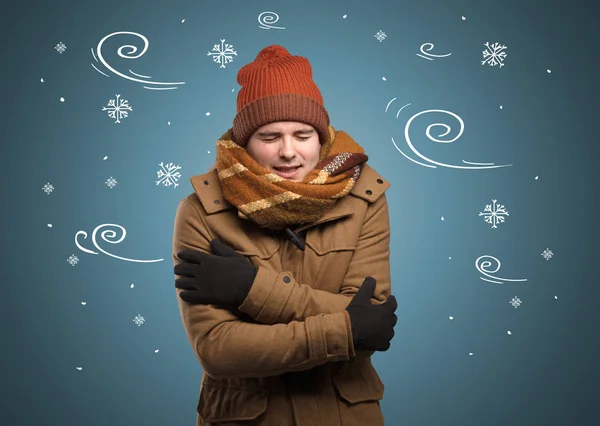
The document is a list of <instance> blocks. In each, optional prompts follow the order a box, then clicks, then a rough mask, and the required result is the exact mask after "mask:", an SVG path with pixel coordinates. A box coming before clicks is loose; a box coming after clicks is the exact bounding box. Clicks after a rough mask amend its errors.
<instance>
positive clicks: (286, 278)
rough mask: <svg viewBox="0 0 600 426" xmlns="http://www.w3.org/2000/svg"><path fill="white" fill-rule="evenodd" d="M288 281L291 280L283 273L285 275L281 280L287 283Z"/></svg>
mask: <svg viewBox="0 0 600 426" xmlns="http://www.w3.org/2000/svg"><path fill="white" fill-rule="evenodd" d="M290 281H291V280H290V277H288V276H287V275H285V276H284V277H283V282H284V283H289V282H290Z"/></svg>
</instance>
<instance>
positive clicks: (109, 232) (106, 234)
mask: <svg viewBox="0 0 600 426" xmlns="http://www.w3.org/2000/svg"><path fill="white" fill-rule="evenodd" d="M107 226H114V227H117V228H119V229H120V230H121V231H123V235H122V236H121V238H119V239H118V240H116V241H111V240H110V239H109V238H111V239H114V238H115V237H116V235H117V233H116V232H115V231H114V230H113V229H106V230H104V231H102V233H101V234H100V236H101V237H102V239H103V240H104V241H106V242H107V243H110V244H119V243H120V242H121V241H123V240H124V239H125V235H127V231H126V230H125V228H124V227H122V226H121V225H117V224H116V223H103V224H102V225H98V226H96V228H95V229H94V231H93V232H92V242H93V243H94V246H95V247H96V248H97V249H98V251H101V252H102V253H104V254H105V255H107V256H110V257H114V258H115V259H121V260H125V261H128V262H140V263H151V262H162V261H163V260H164V259H154V260H138V259H129V258H126V257H121V256H116V255H114V254H111V253H109V252H107V251H105V250H102V248H100V246H99V245H98V242H97V241H96V234H97V233H98V230H99V229H100V228H103V227H107ZM79 235H83V238H84V239H86V238H87V232H85V231H77V233H76V234H75V245H77V248H79V250H81V251H83V252H85V253H90V254H98V253H97V252H95V251H93V250H89V249H86V248H84V247H82V246H81V245H80V244H79V241H78V240H77V237H79Z"/></svg>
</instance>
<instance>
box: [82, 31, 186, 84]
mask: <svg viewBox="0 0 600 426" xmlns="http://www.w3.org/2000/svg"><path fill="white" fill-rule="evenodd" d="M120 34H129V35H134V36H137V37H139V38H141V39H142V40H143V41H144V48H143V49H142V51H141V52H140V53H139V54H137V55H135V53H136V52H137V51H138V48H137V47H136V46H134V45H131V44H125V45H123V46H121V47H119V49H118V50H117V54H118V55H119V56H120V57H121V58H125V59H137V58H139V57H141V56H142V55H144V53H146V51H147V50H148V46H149V44H150V43H149V42H148V39H147V38H146V37H144V36H143V35H142V34H138V33H134V32H131V31H117V32H114V33H111V34H108V35H106V36H104V38H102V40H100V42H99V43H98V46H96V51H95V52H94V50H93V49H91V51H92V56H93V57H94V60H95V61H96V62H98V61H100V62H102V64H103V65H104V66H105V67H106V68H107V69H109V70H110V71H112V72H113V73H114V74H116V75H118V76H119V77H123V78H125V79H127V80H131V81H135V82H138V83H145V84H153V85H158V86H172V85H178V84H185V82H183V81H180V82H159V81H150V80H147V79H150V78H152V77H150V76H145V75H141V74H136V73H134V72H133V71H131V70H129V72H130V73H131V74H133V75H135V76H137V77H142V78H145V79H146V80H142V79H139V78H134V77H130V76H128V75H125V74H123V73H121V72H119V71H117V70H116V69H114V68H113V67H111V66H110V65H109V64H108V62H107V61H106V59H104V56H102V45H103V44H104V42H105V41H106V40H108V39H109V38H110V37H113V36H116V35H120ZM125 49H128V51H127V52H125V53H123V51H124V50H125ZM91 65H92V67H94V69H95V70H96V71H98V72H99V73H101V74H103V75H105V76H107V77H109V76H108V75H107V74H105V73H103V72H102V71H100V70H99V69H98V68H96V66H95V65H94V64H91ZM144 88H145V89H153V90H169V89H177V87H160V88H153V87H146V86H144Z"/></svg>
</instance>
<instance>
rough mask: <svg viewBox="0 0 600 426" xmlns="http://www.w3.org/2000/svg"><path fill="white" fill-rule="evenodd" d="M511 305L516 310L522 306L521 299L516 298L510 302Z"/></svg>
mask: <svg viewBox="0 0 600 426" xmlns="http://www.w3.org/2000/svg"><path fill="white" fill-rule="evenodd" d="M510 304H511V305H513V307H514V308H515V309H516V308H518V307H519V306H520V305H521V299H519V298H518V297H517V296H515V297H513V298H512V299H511V300H510Z"/></svg>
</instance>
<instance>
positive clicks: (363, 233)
mask: <svg viewBox="0 0 600 426" xmlns="http://www.w3.org/2000/svg"><path fill="white" fill-rule="evenodd" d="M191 182H192V186H193V188H194V193H192V194H190V195H189V196H188V197H186V198H184V199H182V200H181V202H180V204H179V206H178V209H177V214H176V218H175V229H174V236H173V260H174V263H175V264H177V263H180V262H181V260H180V259H178V258H177V253H178V252H179V251H180V250H182V249H195V250H200V251H203V252H208V253H210V241H211V240H212V239H214V238H220V239H221V240H222V241H223V242H224V243H225V244H227V245H229V246H231V247H232V248H233V249H234V250H236V251H237V252H238V253H241V254H243V255H245V256H247V257H248V258H249V259H250V261H251V262H252V264H253V265H254V266H256V267H257V268H258V273H257V275H256V278H255V280H254V284H253V286H252V288H251V290H250V293H249V294H248V296H247V298H246V299H245V301H244V302H243V304H242V305H241V306H240V307H239V308H238V310H236V309H235V308H231V309H224V308H217V307H215V306H214V305H190V304H187V303H185V302H183V301H182V300H181V299H180V298H179V297H177V302H178V304H179V309H180V313H181V318H182V321H183V326H184V328H185V331H186V334H187V337H188V339H189V341H190V343H191V345H192V348H193V350H194V352H195V354H196V357H197V358H198V360H199V362H200V364H201V366H202V379H201V385H200V397H199V402H198V406H197V423H196V425H197V426H209V425H219V426H234V425H235V426H237V425H240V426H241V425H245V426H249V425H252V426H381V425H384V420H383V416H382V412H381V407H380V402H379V401H380V400H381V399H382V398H383V393H384V385H383V383H382V381H381V380H380V377H379V376H378V374H377V372H376V371H375V369H374V367H373V365H372V364H371V355H372V354H373V352H371V351H369V352H366V351H356V352H355V351H354V349H353V344H352V334H351V329H350V317H349V316H348V313H347V311H346V310H345V308H346V307H347V306H348V303H350V300H351V298H352V296H353V295H354V294H355V293H356V291H357V289H358V287H360V285H361V284H362V282H363V280H364V278H365V277H366V276H369V275H370V276H373V277H374V278H375V279H376V280H377V286H376V289H375V292H374V294H373V298H372V299H371V301H372V302H373V303H383V302H384V301H385V300H386V299H387V298H388V297H389V296H390V294H391V282H390V247H389V246H390V223H389V215H388V205H387V200H386V196H385V193H384V192H385V191H386V190H387V189H388V188H389V186H390V184H389V182H387V181H385V180H384V179H383V178H382V177H381V176H379V174H378V173H377V172H376V171H375V170H374V169H373V168H371V167H370V166H369V165H368V164H366V163H365V165H364V168H363V171H362V173H361V175H360V177H359V179H358V181H357V182H356V184H355V185H354V188H353V189H352V191H351V193H349V194H348V195H346V196H345V197H343V198H340V199H338V200H337V202H336V203H335V204H334V205H333V207H332V208H331V209H330V210H328V211H327V212H326V213H325V214H324V215H323V216H322V217H321V218H320V219H319V220H317V221H316V222H314V223H310V224H305V225H302V226H299V227H295V228H293V229H294V231H295V232H296V233H297V234H299V235H300V236H301V238H302V239H303V240H305V243H306V246H305V251H301V250H300V249H298V248H297V247H296V245H295V244H294V243H293V242H292V241H291V240H289V239H288V238H287V236H286V234H285V233H284V232H277V231H270V230H267V229H266V228H260V227H258V226H257V225H256V224H255V223H254V222H251V221H249V220H247V219H244V217H243V214H241V213H238V211H237V209H236V208H235V206H233V205H231V204H229V203H228V202H227V201H226V200H225V199H224V198H223V196H222V193H221V187H220V182H219V179H218V176H217V171H216V169H215V168H214V167H213V168H212V169H211V170H210V171H209V172H208V173H206V174H204V175H198V176H194V177H192V178H191ZM176 291H177V295H179V292H180V291H181V290H179V289H176Z"/></svg>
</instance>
